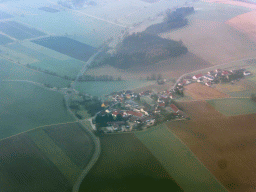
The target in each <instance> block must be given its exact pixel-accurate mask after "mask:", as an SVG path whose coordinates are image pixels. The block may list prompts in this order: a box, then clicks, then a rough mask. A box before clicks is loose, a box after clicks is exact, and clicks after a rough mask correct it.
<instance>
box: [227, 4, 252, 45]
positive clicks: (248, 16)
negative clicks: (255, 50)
mask: <svg viewBox="0 0 256 192" xmlns="http://www.w3.org/2000/svg"><path fill="white" fill-rule="evenodd" d="M254 6H256V5H254ZM226 23H227V24H228V25H230V26H232V27H234V28H235V29H238V30H239V31H241V32H243V33H245V34H246V35H248V36H249V37H250V38H252V40H253V41H255V42H256V11H251V12H249V13H245V14H242V15H238V16H236V17H234V18H232V19H230V20H229V21H227V22H226Z"/></svg>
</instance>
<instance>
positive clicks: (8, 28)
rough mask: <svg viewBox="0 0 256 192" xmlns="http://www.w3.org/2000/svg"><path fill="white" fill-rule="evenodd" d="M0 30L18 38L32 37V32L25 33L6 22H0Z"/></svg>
mask: <svg viewBox="0 0 256 192" xmlns="http://www.w3.org/2000/svg"><path fill="white" fill-rule="evenodd" d="M0 31H2V32H3V33H5V34H7V35H9V36H11V37H14V38H15V39H18V40H24V39H29V38H33V37H34V36H33V35H32V34H30V33H27V32H25V31H23V30H22V29H19V28H16V27H13V26H12V25H9V24H8V23H7V22H1V23H0Z"/></svg>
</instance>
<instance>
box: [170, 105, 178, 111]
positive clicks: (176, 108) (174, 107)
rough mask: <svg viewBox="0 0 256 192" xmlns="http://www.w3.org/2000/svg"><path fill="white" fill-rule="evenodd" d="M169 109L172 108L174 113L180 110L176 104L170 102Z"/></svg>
mask: <svg viewBox="0 0 256 192" xmlns="http://www.w3.org/2000/svg"><path fill="white" fill-rule="evenodd" d="M170 107H171V109H172V110H173V112H174V113H178V112H179V111H180V110H179V109H178V107H176V105H174V104H171V105H170Z"/></svg>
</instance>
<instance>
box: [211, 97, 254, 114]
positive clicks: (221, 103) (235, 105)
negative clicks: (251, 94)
mask: <svg viewBox="0 0 256 192" xmlns="http://www.w3.org/2000/svg"><path fill="white" fill-rule="evenodd" d="M207 102H208V103H209V104H211V105H212V106H213V107H214V108H215V109H216V110H217V111H219V112H220V113H222V114H223V115H226V116H233V115H245V114H252V113H256V103H255V102H253V101H252V100H251V99H250V98H226V99H216V100H209V101H207Z"/></svg>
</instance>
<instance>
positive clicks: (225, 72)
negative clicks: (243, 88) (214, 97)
mask: <svg viewBox="0 0 256 192" xmlns="http://www.w3.org/2000/svg"><path fill="white" fill-rule="evenodd" d="M221 75H224V76H226V75H230V72H229V71H226V70H224V71H222V73H221Z"/></svg>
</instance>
